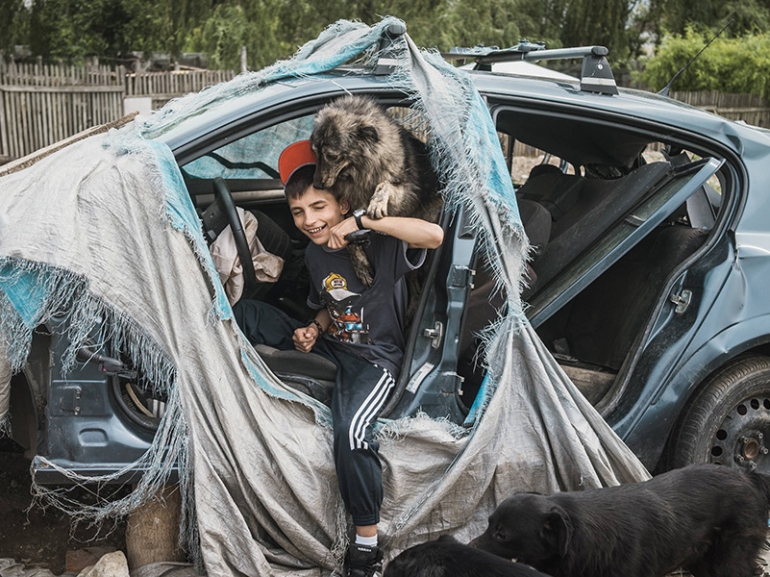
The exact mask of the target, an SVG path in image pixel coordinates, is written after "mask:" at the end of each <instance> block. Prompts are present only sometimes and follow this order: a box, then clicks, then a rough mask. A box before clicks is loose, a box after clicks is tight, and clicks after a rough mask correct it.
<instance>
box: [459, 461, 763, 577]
mask: <svg viewBox="0 0 770 577" xmlns="http://www.w3.org/2000/svg"><path fill="white" fill-rule="evenodd" d="M769 499H770V477H768V476H765V475H761V474H758V473H744V472H741V471H738V470H734V469H731V468H728V467H726V466H724V467H723V466H717V465H693V466H689V467H685V468H683V469H676V470H673V471H670V472H668V473H664V474H662V475H659V476H657V477H654V478H653V479H651V480H649V481H646V482H643V483H632V484H627V485H621V486H618V487H610V488H606V489H594V490H588V491H582V492H569V493H556V494H553V495H549V496H545V495H539V494H536V493H518V494H515V495H514V496H513V497H511V498H509V499H507V500H505V501H504V502H503V503H501V504H500V506H499V507H498V508H497V510H496V511H495V512H494V513H492V515H491V516H490V518H489V527H488V528H487V530H486V532H485V533H484V534H483V535H481V536H480V537H478V538H476V539H474V541H473V542H472V543H471V545H473V546H476V547H479V548H481V549H484V550H486V551H489V552H490V553H494V554H496V555H500V556H502V557H505V558H506V559H512V558H515V559H518V560H519V561H522V562H524V563H527V564H529V565H532V566H533V567H535V568H537V569H538V570H540V571H543V572H545V573H549V574H551V575H553V576H554V577H662V576H664V575H666V574H668V573H670V572H671V571H674V570H676V569H678V568H680V567H683V568H686V569H688V570H689V571H690V572H691V573H692V574H693V575H694V576H695V577H750V576H753V575H755V574H757V571H758V564H757V559H758V556H759V554H760V551H761V549H762V547H763V544H764V542H765V537H766V535H767V530H768V525H767V518H768V500H769ZM760 573H761V572H760Z"/></svg>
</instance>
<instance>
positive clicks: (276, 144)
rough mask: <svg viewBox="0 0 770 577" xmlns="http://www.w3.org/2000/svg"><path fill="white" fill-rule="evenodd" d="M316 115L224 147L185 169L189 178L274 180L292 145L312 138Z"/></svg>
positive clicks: (289, 122) (261, 132) (303, 117)
mask: <svg viewBox="0 0 770 577" xmlns="http://www.w3.org/2000/svg"><path fill="white" fill-rule="evenodd" d="M314 118H315V115H314V114H309V115H307V116H301V117H299V118H294V119H292V120H289V121H287V122H282V123H280V124H276V125H274V126H271V127H269V128H266V129H264V130H260V131H259V132H255V133H253V134H249V135H248V136H245V137H243V138H240V139H238V140H236V141H235V142H231V143H229V144H226V145H225V146H222V147H220V148H218V149H216V150H214V151H212V152H209V153H207V154H204V155H203V156H201V157H200V158H198V159H196V160H193V161H192V162H189V163H188V164H186V165H185V166H184V167H183V171H184V173H185V176H186V177H187V178H197V179H207V180H209V179H213V178H217V177H221V178H225V179H275V178H278V157H279V156H280V154H281V152H282V151H283V149H284V148H286V147H287V146H288V145H289V144H291V143H292V142H296V141H297V140H303V139H306V138H309V137H310V133H311V132H312V130H313V119H314Z"/></svg>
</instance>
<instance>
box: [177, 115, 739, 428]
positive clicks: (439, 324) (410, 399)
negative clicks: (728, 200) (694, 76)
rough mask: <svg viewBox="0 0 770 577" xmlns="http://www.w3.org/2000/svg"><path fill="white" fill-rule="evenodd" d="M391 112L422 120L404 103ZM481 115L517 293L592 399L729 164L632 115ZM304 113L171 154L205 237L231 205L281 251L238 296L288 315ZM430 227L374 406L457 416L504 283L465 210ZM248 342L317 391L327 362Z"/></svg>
mask: <svg viewBox="0 0 770 577" xmlns="http://www.w3.org/2000/svg"><path fill="white" fill-rule="evenodd" d="M391 112H392V114H393V115H394V116H395V117H397V118H403V119H407V120H408V121H409V122H411V127H412V128H414V127H415V126H419V125H420V123H419V121H415V120H414V115H413V114H412V111H410V110H409V109H405V108H403V107H393V108H392V109H391ZM493 112H494V118H495V122H496V125H497V129H498V132H499V135H500V140H501V145H502V146H503V151H504V153H505V155H506V160H507V162H508V165H509V168H510V169H511V172H512V178H513V180H514V187H515V190H516V197H517V201H518V205H519V211H520V215H521V218H522V222H523V225H524V230H525V232H526V234H527V237H528V238H529V241H530V244H531V246H532V252H531V259H530V261H529V263H528V274H527V276H528V278H527V281H526V284H527V286H526V288H525V289H524V292H523V293H522V300H524V301H525V302H526V303H527V304H526V305H525V307H526V311H527V315H528V317H529V318H530V321H531V322H532V324H533V326H534V327H535V329H536V330H537V332H538V334H539V336H540V338H541V339H542V340H543V342H544V343H545V344H546V346H547V347H548V349H549V350H550V351H551V353H552V354H553V355H554V356H555V357H556V359H557V360H558V362H559V363H560V365H561V366H562V368H564V370H565V371H566V372H567V374H568V375H569V376H570V378H571V379H572V380H573V382H575V383H576V384H577V385H578V387H579V388H580V389H581V390H582V391H583V393H584V394H585V395H586V396H587V398H588V399H589V400H590V401H591V402H592V403H594V404H597V403H599V402H600V401H601V400H602V399H603V398H604V397H605V396H607V395H608V393H609V392H610V391H611V390H612V385H613V383H614V382H615V379H616V376H617V375H618V373H619V371H620V369H621V366H622V365H623V363H624V362H626V360H627V359H628V357H629V356H630V355H631V354H632V353H633V350H634V347H635V343H636V342H637V341H638V337H639V335H640V333H641V332H642V331H643V329H644V327H645V326H646V325H647V323H649V322H650V321H651V316H652V311H653V310H654V309H655V305H656V303H657V302H658V301H659V300H660V299H661V298H662V291H663V288H664V286H665V285H666V283H667V282H668V280H669V278H670V276H671V275H672V274H673V273H674V271H676V270H677V269H678V268H679V267H680V266H681V265H682V264H683V263H684V262H686V261H687V260H688V259H689V258H690V257H692V256H693V255H694V254H695V253H696V252H697V251H698V249H699V248H701V247H702V246H703V245H704V243H705V242H706V241H707V239H708V237H709V233H710V230H711V229H712V228H713V227H714V224H715V222H716V221H717V218H718V215H719V210H720V206H721V204H722V194H721V193H722V191H723V190H725V189H726V186H727V182H726V179H725V176H724V175H723V174H722V173H718V174H716V175H715V176H713V177H712V178H711V179H710V180H708V182H706V181H705V177H704V174H706V173H707V172H708V171H707V168H708V167H707V166H706V164H707V161H708V160H709V159H708V158H706V157H703V158H702V157H701V156H699V155H698V154H696V153H694V152H692V151H689V150H683V149H681V148H677V147H675V146H673V145H671V144H666V143H665V142H663V141H662V140H661V139H660V137H658V136H656V135H654V134H650V133H648V132H644V131H642V130H637V129H634V128H632V127H627V126H622V125H618V124H610V123H607V122H600V121H597V120H595V119H589V118H580V117H573V116H568V115H564V114H558V115H557V114H546V113H544V112H542V111H535V110H526V109H523V108H512V107H499V108H498V109H496V110H494V111H493ZM312 120H313V114H312V113H311V114H305V115H304V116H300V117H297V118H295V119H293V120H289V121H283V122H281V123H278V124H276V125H274V126H272V127H270V128H268V129H265V130H262V131H260V132H257V133H254V134H251V135H248V136H246V137H243V138H241V139H239V140H237V141H234V142H229V143H228V144H226V145H225V146H222V147H220V148H218V149H216V150H213V151H209V152H207V153H205V154H203V155H202V156H200V157H198V158H197V159H196V160H193V161H192V162H188V163H187V164H185V165H184V166H182V167H181V170H182V174H183V176H184V178H185V182H186V185H187V187H188V190H189V192H190V194H191V196H192V198H193V201H194V203H195V206H196V207H197V209H198V212H199V215H200V217H201V222H202V225H203V230H204V234H205V236H206V238H207V241H208V242H214V241H215V240H216V238H217V237H218V235H219V234H221V232H222V230H224V228H225V227H226V226H228V224H230V222H231V220H232V216H228V214H229V211H230V210H233V207H235V206H237V207H240V208H242V209H245V210H248V211H250V212H252V213H253V214H254V215H255V217H256V219H257V220H258V222H259V228H258V232H257V237H258V238H259V240H260V241H261V243H262V245H263V246H264V248H265V249H266V250H267V251H269V252H271V253H273V254H276V255H278V256H280V257H281V258H283V259H284V267H283V270H282V272H281V275H280V278H279V279H278V281H277V282H275V283H259V282H251V283H249V284H248V286H247V287H246V292H245V294H244V297H247V298H257V299H260V300H264V301H266V302H269V303H270V304H273V305H274V306H276V307H278V308H280V309H282V310H284V311H285V312H287V313H288V314H290V315H291V316H294V317H296V318H298V319H308V318H311V317H312V316H313V312H312V311H311V310H310V309H309V308H308V307H307V305H306V302H305V301H306V297H307V294H308V277H307V271H306V270H305V266H304V257H303V255H304V250H305V247H306V246H307V243H308V240H307V239H306V238H305V237H304V235H302V234H301V233H300V232H299V231H298V230H297V229H296V228H295V227H294V225H293V221H292V218H291V215H290V214H289V211H288V210H287V207H286V202H285V199H284V197H283V193H282V187H281V184H280V180H279V178H278V173H277V170H276V169H277V159H278V155H279V154H280V152H281V151H282V150H283V148H284V147H285V146H287V145H288V144H290V143H291V142H294V141H296V140H299V139H302V138H307V137H308V136H309V134H310V131H311V130H312ZM409 122H407V125H409ZM254 151H260V152H259V154H256V153H255V152H254ZM527 159H528V160H529V162H530V163H532V162H534V165H533V166H532V168H531V169H530V170H529V172H528V174H527V175H526V176H525V177H523V178H522V177H521V175H520V174H519V173H520V170H519V168H518V166H519V165H518V163H519V161H521V160H527ZM712 172H713V171H712ZM701 180H703V182H700V181H701ZM688 187H689V188H688ZM691 188H692V190H691ZM682 195H686V197H682ZM672 202H675V203H676V204H677V206H675V207H674V206H672V205H671V203H672ZM661 211H663V212H665V214H663V213H662V212H661ZM442 225H443V226H444V228H445V233H446V235H445V243H444V245H443V246H442V247H440V248H439V249H437V250H436V251H432V253H433V254H431V255H430V258H429V260H428V262H427V263H426V264H425V265H424V267H423V279H422V283H423V290H422V292H421V294H414V293H415V292H419V291H413V293H412V294H410V299H411V300H412V301H413V302H412V306H411V310H412V311H413V320H412V322H411V323H410V326H409V328H408V334H407V342H408V345H407V351H406V355H405V360H404V368H403V370H402V373H403V374H402V376H401V378H400V380H399V384H398V386H397V390H396V392H395V393H394V395H393V397H392V398H391V399H390V402H389V403H388V404H387V406H386V407H385V410H384V412H383V416H389V417H391V418H398V417H400V416H405V415H409V414H415V413H416V412H417V411H418V410H422V411H425V412H427V413H428V414H431V415H434V416H445V417H448V418H449V419H450V420H453V421H455V422H458V423H462V422H463V420H464V418H465V416H466V415H467V414H468V412H469V410H470V408H471V406H472V404H473V402H474V399H475V397H476V394H477V392H478V390H479V388H480V387H481V386H482V383H483V380H484V377H485V372H484V369H483V366H482V363H481V362H479V359H480V358H481V354H482V353H483V350H482V347H483V345H482V343H483V339H482V338H481V336H480V335H481V333H482V331H483V329H484V328H486V327H487V326H488V325H489V324H490V323H491V322H493V321H494V320H495V319H496V318H497V316H498V314H500V313H501V312H504V307H505V302H506V296H505V294H503V293H501V292H500V291H499V290H497V287H496V286H495V282H494V279H493V278H492V276H491V273H490V271H489V267H488V266H487V264H486V263H484V260H483V258H482V256H481V255H480V251H479V248H478V246H477V234H476V231H474V230H473V226H472V225H471V221H470V219H469V218H468V215H467V214H463V212H462V211H458V210H453V211H448V212H447V213H446V214H445V215H444V216H443V220H442ZM428 289H430V290H428ZM455 336H456V337H457V338H452V337H455ZM258 352H259V354H260V355H261V357H262V358H263V360H264V361H265V363H266V364H267V366H268V367H269V368H270V369H271V370H272V371H273V372H274V373H275V375H276V376H277V377H278V378H280V379H281V380H283V381H284V382H285V383H287V384H289V385H290V386H292V387H293V388H295V389H297V390H300V391H302V392H303V393H305V394H309V395H311V396H313V397H315V398H316V399H318V400H319V401H321V402H328V401H329V395H330V391H331V386H332V384H333V379H334V374H335V370H334V367H333V365H331V363H329V362H328V361H326V360H324V359H322V358H320V357H315V358H310V356H309V355H306V354H304V353H298V352H296V351H276V350H270V349H268V348H265V347H259V348H258ZM447 399H448V400H447Z"/></svg>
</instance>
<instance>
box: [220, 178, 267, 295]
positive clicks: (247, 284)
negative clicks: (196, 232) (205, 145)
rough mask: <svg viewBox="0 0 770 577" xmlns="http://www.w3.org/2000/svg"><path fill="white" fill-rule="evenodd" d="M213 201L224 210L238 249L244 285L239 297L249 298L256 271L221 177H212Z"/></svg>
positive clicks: (255, 281) (237, 217)
mask: <svg viewBox="0 0 770 577" xmlns="http://www.w3.org/2000/svg"><path fill="white" fill-rule="evenodd" d="M214 202H215V203H217V204H218V205H219V207H220V208H221V209H222V212H224V214H225V216H226V217H227V222H228V224H229V225H230V230H231V231H233V238H234V239H235V247H236V248H237V249H238V257H239V258H240V259H241V266H242V267H243V280H244V287H243V295H242V296H241V298H249V297H250V296H252V295H253V294H254V293H255V292H256V291H257V288H258V286H259V282H258V281H257V273H256V272H255V271H254V261H252V260H251V250H249V243H248V241H247V240H246V231H245V230H244V228H243V223H242V222H241V218H240V217H239V216H238V211H237V210H236V209H235V202H233V195H232V194H231V193H230V189H229V188H227V184H225V181H224V179H222V178H215V179H214Z"/></svg>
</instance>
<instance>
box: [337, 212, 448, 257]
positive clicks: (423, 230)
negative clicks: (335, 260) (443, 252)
mask: <svg viewBox="0 0 770 577" xmlns="http://www.w3.org/2000/svg"><path fill="white" fill-rule="evenodd" d="M361 224H362V225H363V226H364V228H368V229H370V230H374V231H376V232H381V233H383V234H387V235H389V236H392V237H394V238H397V239H399V240H403V241H404V242H405V243H406V244H407V245H408V246H409V248H438V247H439V246H440V245H441V243H442V242H443V241H444V230H443V229H442V228H441V227H440V226H439V225H437V224H434V223H432V222H428V221H427V220H422V219H420V218H411V217H406V216H384V217H382V218H377V219H374V218H369V217H368V216H366V215H364V216H362V217H361ZM356 230H358V224H357V223H356V219H354V218H353V217H348V218H346V219H345V220H343V221H342V222H341V223H339V224H338V225H336V226H334V227H333V228H332V230H331V232H332V238H331V240H330V241H329V245H328V246H329V248H332V249H337V248H342V247H344V246H345V245H347V241H345V240H344V237H345V235H346V234H349V233H351V232H353V231H356Z"/></svg>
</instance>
